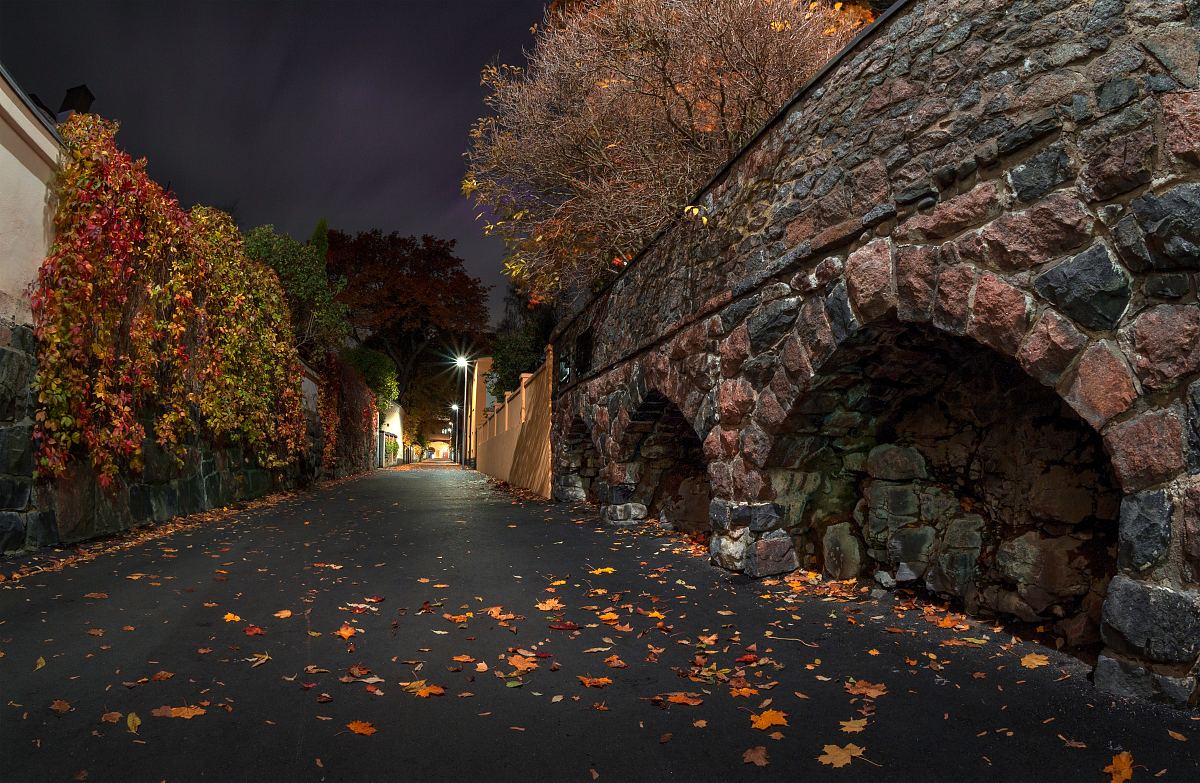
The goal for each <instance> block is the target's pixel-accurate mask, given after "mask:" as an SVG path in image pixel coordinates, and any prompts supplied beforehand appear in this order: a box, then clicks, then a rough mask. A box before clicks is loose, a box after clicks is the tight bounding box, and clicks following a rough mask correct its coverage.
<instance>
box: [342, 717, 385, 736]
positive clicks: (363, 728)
mask: <svg viewBox="0 0 1200 783" xmlns="http://www.w3.org/2000/svg"><path fill="white" fill-rule="evenodd" d="M346 728H348V729H350V731H353V732H354V733H355V734H361V735H363V736H364V737H369V736H371V735H372V734H374V733H375V732H376V731H378V729H376V728H375V727H374V726H372V725H371V724H370V723H368V722H367V721H365V720H352V721H350V722H349V723H347V724H346Z"/></svg>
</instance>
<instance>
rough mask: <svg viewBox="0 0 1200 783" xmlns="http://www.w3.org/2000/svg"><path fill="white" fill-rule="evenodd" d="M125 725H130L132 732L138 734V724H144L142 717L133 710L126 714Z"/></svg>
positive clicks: (130, 731)
mask: <svg viewBox="0 0 1200 783" xmlns="http://www.w3.org/2000/svg"><path fill="white" fill-rule="evenodd" d="M125 725H126V726H128V727H129V733H130V734H137V733H138V726H141V725H142V719H141V718H139V717H138V714H137V713H136V712H131V713H129V714H128V715H126V716H125Z"/></svg>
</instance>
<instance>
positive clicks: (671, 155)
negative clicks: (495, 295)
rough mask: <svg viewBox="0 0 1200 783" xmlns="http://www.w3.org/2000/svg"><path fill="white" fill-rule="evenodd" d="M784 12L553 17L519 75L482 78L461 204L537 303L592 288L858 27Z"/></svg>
mask: <svg viewBox="0 0 1200 783" xmlns="http://www.w3.org/2000/svg"><path fill="white" fill-rule="evenodd" d="M871 18H872V12H871V11H870V10H869V9H868V8H866V7H864V6H859V5H843V4H842V3H840V2H839V3H833V4H830V3H827V2H811V3H810V2H799V1H798V0H674V1H673V2H669V3H668V2H662V1H661V0H574V1H573V2H559V3H555V4H554V5H553V6H552V7H551V8H550V9H549V10H548V11H547V15H546V18H545V20H544V22H543V24H542V25H541V26H540V27H539V28H538V30H537V38H536V42H535V44H534V47H533V49H532V50H531V51H530V52H529V53H528V67H527V68H519V67H516V66H511V65H494V66H489V67H488V68H486V69H484V71H483V84H484V86H485V87H486V89H487V91H488V96H487V98H486V100H485V103H486V105H487V108H488V109H489V110H490V113H489V114H488V115H487V116H485V117H483V118H482V119H480V120H479V121H478V122H477V123H476V124H475V126H474V127H473V129H472V131H471V138H472V143H471V147H470V150H469V151H468V153H467V161H468V172H467V176H466V178H465V179H464V181H463V191H464V193H465V194H466V195H468V196H470V197H472V198H473V199H474V201H475V203H476V205H477V206H478V208H479V210H480V215H481V218H483V219H485V220H486V223H485V227H486V230H487V231H488V232H489V233H493V234H497V235H499V236H500V237H502V238H503V239H504V242H505V245H506V248H507V256H506V259H505V270H506V272H507V273H508V274H509V275H510V276H511V277H512V278H513V279H514V280H516V281H518V282H519V283H520V284H521V285H522V286H523V287H524V288H525V289H526V290H527V291H529V292H530V293H532V294H534V296H535V297H541V298H546V297H555V296H559V295H561V294H562V293H563V292H564V291H567V290H572V289H578V288H579V287H581V286H583V287H586V286H588V285H591V284H594V283H596V282H598V281H602V280H604V279H606V278H607V276H609V275H611V274H612V273H615V272H616V271H618V270H619V269H620V267H621V266H623V265H624V264H625V263H627V261H628V260H629V259H630V258H632V257H633V255H635V254H636V253H637V252H638V251H639V250H640V249H641V248H642V246H643V245H644V244H645V243H646V242H647V241H648V240H649V239H650V238H651V237H652V236H654V234H655V233H656V232H658V231H659V230H660V229H662V228H663V227H664V226H665V225H666V224H667V223H668V222H669V221H670V220H671V219H672V218H673V217H674V216H675V215H678V214H679V213H680V211H681V210H682V209H683V208H684V207H685V206H687V204H688V199H689V198H690V197H691V196H692V195H693V193H694V192H695V190H696V189H697V188H698V187H699V186H700V185H701V184H702V183H703V182H704V180H705V179H706V178H708V177H710V176H712V175H713V174H714V173H716V171H717V170H718V168H719V167H720V166H721V165H722V164H723V163H724V162H725V161H727V160H728V159H730V158H731V157H733V156H734V155H735V154H736V153H737V152H738V150H739V149H740V148H741V147H742V145H744V144H745V143H746V142H747V141H748V140H749V139H750V137H751V136H753V135H754V133H755V132H756V131H758V129H759V128H760V127H761V126H762V125H763V124H764V123H765V122H766V120H767V119H768V118H769V117H770V116H771V115H772V114H773V113H774V112H775V111H776V110H778V109H779V108H780V106H782V105H783V104H784V103H785V102H786V101H787V99H788V97H789V96H791V95H792V94H793V93H794V92H795V91H796V90H797V89H798V88H799V87H800V86H801V85H803V84H804V82H805V81H806V80H807V79H808V78H809V77H811V76H812V75H813V74H814V73H815V72H816V71H817V70H818V69H819V68H820V67H821V65H822V64H824V63H825V62H826V61H827V60H828V59H829V58H830V57H831V56H832V55H833V54H834V53H835V52H836V51H837V50H838V49H839V48H840V47H842V46H843V45H844V44H845V43H846V42H847V41H848V40H849V39H850V38H851V37H852V36H853V34H854V32H855V31H856V30H857V29H858V28H860V27H861V26H862V25H864V24H866V23H867V22H868V21H870V19H871Z"/></svg>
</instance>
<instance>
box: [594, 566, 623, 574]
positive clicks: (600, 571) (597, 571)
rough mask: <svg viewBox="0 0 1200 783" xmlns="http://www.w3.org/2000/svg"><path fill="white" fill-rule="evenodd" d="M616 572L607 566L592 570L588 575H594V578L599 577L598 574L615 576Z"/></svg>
mask: <svg viewBox="0 0 1200 783" xmlns="http://www.w3.org/2000/svg"><path fill="white" fill-rule="evenodd" d="M616 572H617V569H615V568H610V567H609V566H605V567H604V568H593V569H592V570H591V571H589V572H588V573H592V574H595V575H596V576H599V575H600V574H615V573H616Z"/></svg>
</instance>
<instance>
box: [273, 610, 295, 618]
mask: <svg viewBox="0 0 1200 783" xmlns="http://www.w3.org/2000/svg"><path fill="white" fill-rule="evenodd" d="M275 616H276V617H278V618H279V619H280V620H286V619H288V618H289V617H291V616H292V610H291V609H280V610H279V611H278V612H276V613H275Z"/></svg>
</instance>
